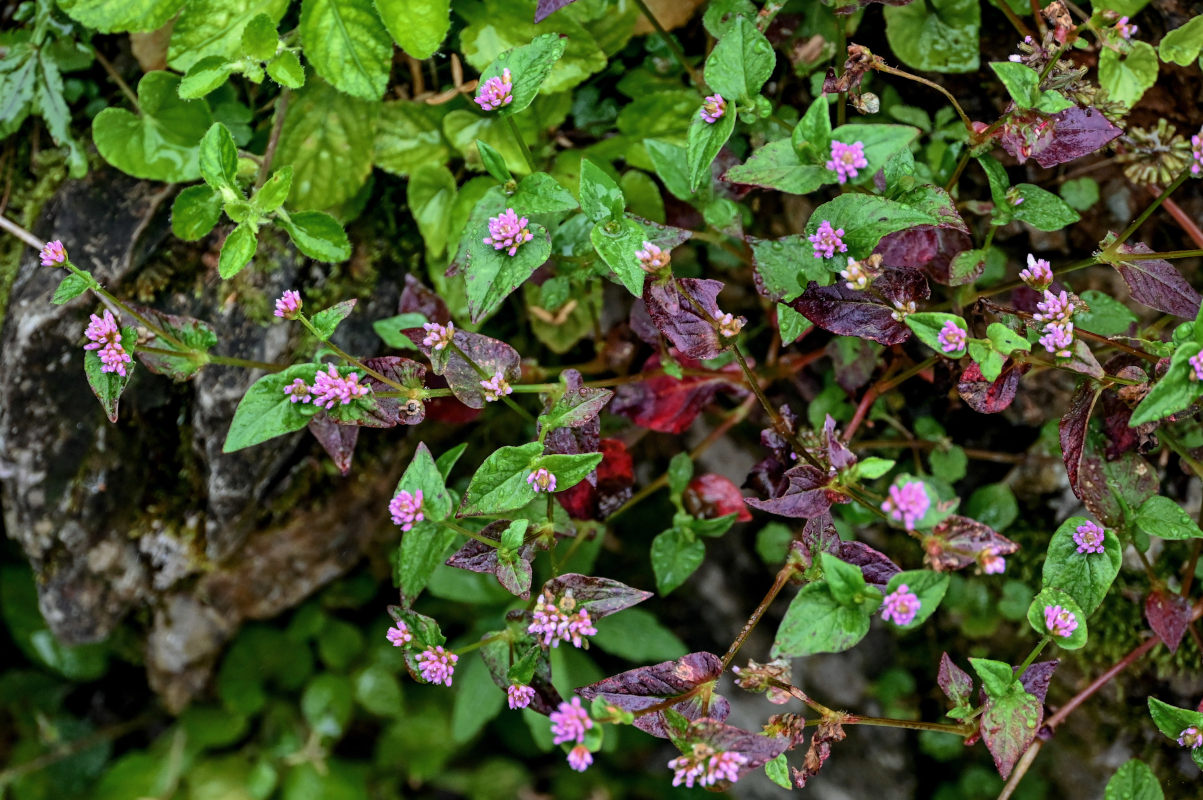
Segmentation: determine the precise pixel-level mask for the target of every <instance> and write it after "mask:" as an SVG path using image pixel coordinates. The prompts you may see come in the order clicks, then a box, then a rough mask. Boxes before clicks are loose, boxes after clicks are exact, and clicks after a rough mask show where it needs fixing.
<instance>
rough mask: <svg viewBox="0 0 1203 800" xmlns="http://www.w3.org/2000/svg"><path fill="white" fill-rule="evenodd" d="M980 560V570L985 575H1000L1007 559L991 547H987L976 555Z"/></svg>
mask: <svg viewBox="0 0 1203 800" xmlns="http://www.w3.org/2000/svg"><path fill="white" fill-rule="evenodd" d="M978 558H979V559H980V560H981V565H982V572H984V573H985V574H987V575H1001V574H1003V571H1005V570H1006V568H1007V560H1006V559H1005V558H1003V557H1002V556H1000V555H999V554H998V553H997V552H996V551H995V550H994V549H993V548H987V549H986V550H983V551H982V552H981V555H980V556H978Z"/></svg>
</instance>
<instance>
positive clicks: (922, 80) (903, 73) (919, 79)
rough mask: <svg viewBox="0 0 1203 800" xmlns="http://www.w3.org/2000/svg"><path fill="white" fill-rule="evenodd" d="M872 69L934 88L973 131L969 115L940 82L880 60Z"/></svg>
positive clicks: (966, 128) (967, 127)
mask: <svg viewBox="0 0 1203 800" xmlns="http://www.w3.org/2000/svg"><path fill="white" fill-rule="evenodd" d="M873 69H875V70H877V71H878V72H884V73H886V74H888V75H897V76H898V77H900V78H906V79H907V80H908V81H914V82H915V83H921V84H923V85H924V86H926V87H928V88H930V89H935V90H936V91H937V92H939V93H940V94H942V95H944V97H945V98H946V99H947V100H948V102H950V103H952V107H953V109H954V110H955V111H956V112H957V115H958V116H959V117H960V118H961V122H963V123H964V124H965V130H967V131H969V132H970V133H972V132H973V123H972V122H971V121H970V120H969V116H968V115H967V114H966V113H965V111H964V110H963V109H962V108H961V104H960V103H958V102H957V99H956V98H955V97H953V96H952V93H950V92H949V91H948V90H947V89H945V88H944V87H943V86H941V85H940V84H938V83H935V82H933V81H929V80H928V79H927V78H923V77H920V76H918V75H912V74H911V73H909V72H906V71H905V70H901V69H895V68H894V67H891V66H889V65H887V64H884V63H881V62H880V61H879V62H877V63H875V64H873Z"/></svg>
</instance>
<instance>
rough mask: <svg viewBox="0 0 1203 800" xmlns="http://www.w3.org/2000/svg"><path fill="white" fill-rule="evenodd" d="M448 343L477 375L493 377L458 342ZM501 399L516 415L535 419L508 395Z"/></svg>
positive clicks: (530, 420)
mask: <svg viewBox="0 0 1203 800" xmlns="http://www.w3.org/2000/svg"><path fill="white" fill-rule="evenodd" d="M449 344H450V346H451V350H452V351H453V352H454V353H455V354H456V355H458V356H459V357H460V358H462V359H463V360H464V361H465V362H467V364H468V366H470V367H472V369H473V370H475V372H476V374H477V375H479V376H480V377H482V378H484V379H485V380H489V379H490V378H492V377H493V376H492V375H490V374H489V373H488V372H486V371H485V369H484V367H482V366H481V365H480V364H477V363H476V362H475V361H473V360H472V358H471V357H469V356H468V354H467V353H465V352H464V351H463V350H462V349H461V348H460V346H459V345H458V344H456V343H455V342H449ZM501 400H502V402H504V403H505V404H506V405H507V406H509V407H510V408H512V409H513V410H514V411H516V412H517V413H518V415H519V416H521V417H522V418H523V419H525V420H526V421H527V422H534V421H535V418H534V417H533V416H532V415H531V413H530V412H529V411H527V410H526V409H525V408H523V407H522V406H520V405H518V404H517V403H515V402H514V401H513V400H511V399H510V398H509V396H507V395H502V396H501Z"/></svg>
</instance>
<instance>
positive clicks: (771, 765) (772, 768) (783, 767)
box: [764, 753, 794, 789]
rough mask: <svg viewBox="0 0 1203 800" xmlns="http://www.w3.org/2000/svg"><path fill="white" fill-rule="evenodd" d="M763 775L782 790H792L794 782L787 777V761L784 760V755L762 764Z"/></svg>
mask: <svg viewBox="0 0 1203 800" xmlns="http://www.w3.org/2000/svg"><path fill="white" fill-rule="evenodd" d="M764 774H765V775H767V776H768V778H769V780H771V781H772V782H773V783H775V784H777V785H778V786H780V787H781V788H782V789H793V788H794V782H793V781H792V780H791V779H790V775H789V761H788V760H786V758H785V753H782V754H780V755H779V756H777V757H776V758H774V759H771V760H770V761H766V762H765V764H764Z"/></svg>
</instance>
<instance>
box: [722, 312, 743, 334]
mask: <svg viewBox="0 0 1203 800" xmlns="http://www.w3.org/2000/svg"><path fill="white" fill-rule="evenodd" d="M743 328H744V320H743V317H733V316H731V315H730V314H723V315H722V316H721V317H719V318H718V332H719V333H720V334H722V335H723V336H726V337H727V338H728V339H734V338H735V337H736V336H738V335H739V332H740V331H742V330H743Z"/></svg>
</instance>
